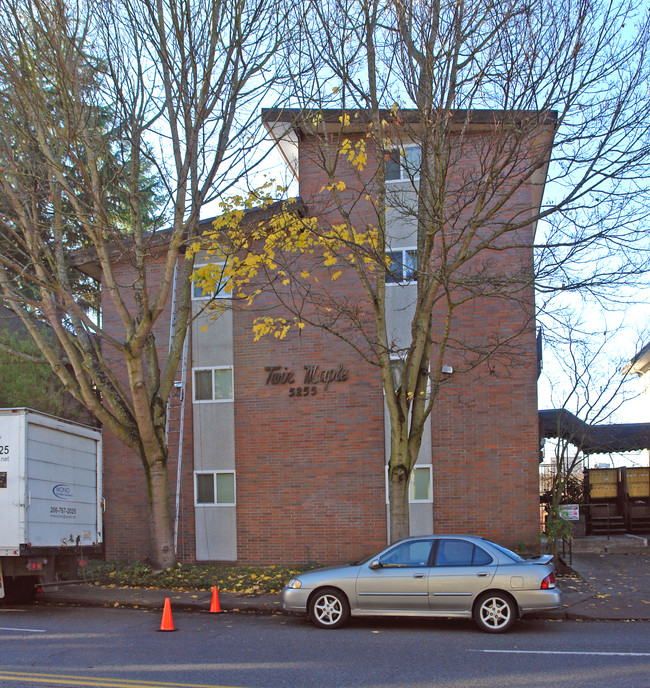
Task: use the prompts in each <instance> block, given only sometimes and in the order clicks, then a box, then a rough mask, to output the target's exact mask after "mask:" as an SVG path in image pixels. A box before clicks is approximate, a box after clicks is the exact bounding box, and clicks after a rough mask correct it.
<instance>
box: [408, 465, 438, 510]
mask: <svg viewBox="0 0 650 688" xmlns="http://www.w3.org/2000/svg"><path fill="white" fill-rule="evenodd" d="M432 472H433V471H432V466H431V464H418V465H416V466H415V467H414V468H413V470H412V471H411V480H410V482H409V503H410V504H422V503H429V504H430V503H432V502H433V479H432V478H433V476H432Z"/></svg>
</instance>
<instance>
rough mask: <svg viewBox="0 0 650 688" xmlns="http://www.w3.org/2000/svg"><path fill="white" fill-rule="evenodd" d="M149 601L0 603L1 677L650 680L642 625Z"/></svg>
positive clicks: (43, 681) (270, 685) (452, 684)
mask: <svg viewBox="0 0 650 688" xmlns="http://www.w3.org/2000/svg"><path fill="white" fill-rule="evenodd" d="M160 621H161V616H160V613H159V612H154V611H150V610H141V609H135V610H132V609H98V608H81V607H79V608H69V607H55V606H53V607H16V608H14V609H11V608H4V609H1V610H0V653H1V654H0V686H2V687H5V686H7V687H9V686H11V687H16V686H40V687H42V686H58V687H61V686H69V687H72V688H78V687H81V686H94V687H98V686H103V687H106V688H113V687H120V688H126V687H129V688H153V687H154V686H155V687H158V688H160V687H163V686H180V685H182V686H186V687H188V686H192V687H195V686H209V687H210V688H215V687H217V686H222V687H223V686H228V687H231V686H235V687H237V688H275V687H288V688H294V687H295V688H305V687H312V686H313V687H323V688H337V687H339V686H346V687H347V686H349V687H370V686H373V687H374V686H376V687H383V686H396V687H400V688H423V687H425V686H426V687H427V688H428V687H432V686H435V687H437V688H438V687H439V688H483V687H485V688H487V687H488V686H489V688H528V687H531V688H546V686H548V687H549V688H550V687H552V688H563V687H564V686H566V687H567V688H569V687H570V688H582V687H584V688H587V687H588V688H593V687H594V686H602V687H603V688H623V687H629V688H644V687H646V686H650V634H649V633H648V631H650V625H649V624H648V623H645V622H637V623H625V622H615V621H610V622H572V621H543V620H533V621H522V622H519V623H518V624H517V626H516V627H515V630H514V631H513V632H511V633H508V634H505V635H488V634H484V633H481V632H480V631H478V630H477V629H476V628H475V626H474V624H473V623H472V622H469V621H446V620H403V619H402V620H392V619H372V620H367V619H356V620H353V621H352V622H351V623H350V625H349V626H348V627H346V628H344V629H341V630H338V631H323V630H319V629H316V628H315V627H313V626H312V625H311V624H309V622H307V621H306V620H304V619H303V618H300V617H287V616H280V615H269V616H259V615H251V614H236V613H227V614H218V615H217V614H207V613H205V614H203V613H190V614H187V613H174V617H173V622H174V626H175V628H176V629H177V630H176V631H175V632H172V633H161V632H159V631H158V630H157V629H158V628H159V627H160Z"/></svg>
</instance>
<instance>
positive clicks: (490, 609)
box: [474, 592, 517, 633]
mask: <svg viewBox="0 0 650 688" xmlns="http://www.w3.org/2000/svg"><path fill="white" fill-rule="evenodd" d="M516 619H517V607H516V606H515V604H514V602H513V601H512V599H511V598H510V597H509V596H508V595H504V594H503V593H498V592H486V593H484V594H483V595H481V596H480V597H479V598H478V600H477V602H476V606H475V607H474V621H476V623H477V625H478V627H479V628H480V629H481V630H482V631H485V632H486V633H504V632H505V631H507V630H508V629H509V628H510V627H511V626H512V624H513V623H514V622H515V621H516Z"/></svg>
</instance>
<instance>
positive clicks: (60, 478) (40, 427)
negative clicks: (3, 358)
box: [0, 408, 102, 556]
mask: <svg viewBox="0 0 650 688" xmlns="http://www.w3.org/2000/svg"><path fill="white" fill-rule="evenodd" d="M101 459H102V438H101V431H100V430H98V429H97V428H92V427H89V426H86V425H82V424H80V423H74V422H71V421H67V420H63V419H60V418H55V417H53V416H49V415H46V414H43V413H39V412H36V411H32V410H30V409H24V408H21V409H0V556H19V555H20V554H21V553H22V554H24V553H28V552H32V553H33V552H38V551H45V550H52V549H53V548H55V549H62V548H67V547H74V546H82V547H84V546H86V547H93V546H98V545H99V544H100V543H101V542H102V515H101V487H102V486H101Z"/></svg>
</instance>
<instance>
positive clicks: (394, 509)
mask: <svg viewBox="0 0 650 688" xmlns="http://www.w3.org/2000/svg"><path fill="white" fill-rule="evenodd" d="M393 464H395V465H393ZM409 476H410V471H409V470H408V469H407V468H406V466H405V465H404V463H403V462H402V461H399V460H396V457H393V456H391V460H390V464H389V467H388V502H389V504H390V508H389V513H390V541H391V542H397V540H401V539H402V538H405V537H408V536H409Z"/></svg>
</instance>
